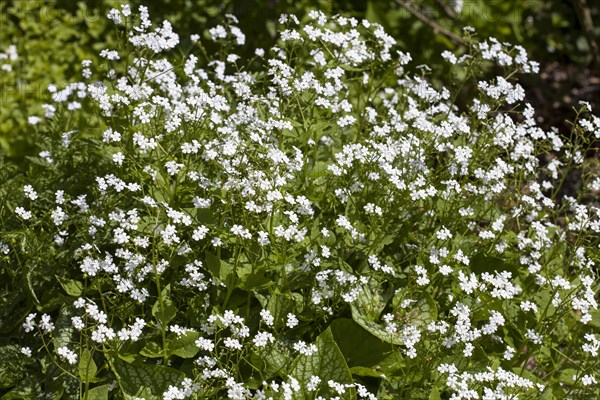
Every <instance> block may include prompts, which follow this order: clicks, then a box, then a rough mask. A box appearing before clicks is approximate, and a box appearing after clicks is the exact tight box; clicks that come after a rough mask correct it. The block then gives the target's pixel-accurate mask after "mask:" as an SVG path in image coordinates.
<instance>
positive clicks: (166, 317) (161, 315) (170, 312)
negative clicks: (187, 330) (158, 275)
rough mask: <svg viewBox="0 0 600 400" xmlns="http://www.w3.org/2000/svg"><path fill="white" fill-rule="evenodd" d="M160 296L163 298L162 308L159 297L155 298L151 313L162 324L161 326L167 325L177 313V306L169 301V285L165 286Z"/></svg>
mask: <svg viewBox="0 0 600 400" xmlns="http://www.w3.org/2000/svg"><path fill="white" fill-rule="evenodd" d="M161 296H162V300H163V302H162V308H161V304H160V299H157V300H156V303H154V306H153V307H152V315H153V316H154V318H156V320H157V321H159V322H160V323H161V324H162V326H167V324H168V323H169V322H170V321H171V320H172V319H173V318H175V315H176V314H177V307H175V306H174V305H173V302H172V301H171V285H167V286H165V288H164V289H163V290H162V292H161Z"/></svg>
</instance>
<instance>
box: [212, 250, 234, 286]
mask: <svg viewBox="0 0 600 400" xmlns="http://www.w3.org/2000/svg"><path fill="white" fill-rule="evenodd" d="M206 267H207V268H208V270H209V271H210V272H211V274H212V275H213V277H215V278H217V279H220V280H221V281H222V282H227V281H228V280H229V276H230V275H231V273H232V272H233V267H232V266H231V265H230V264H228V263H226V262H224V261H223V260H221V259H220V258H219V257H217V256H216V255H214V254H212V253H210V252H207V253H206Z"/></svg>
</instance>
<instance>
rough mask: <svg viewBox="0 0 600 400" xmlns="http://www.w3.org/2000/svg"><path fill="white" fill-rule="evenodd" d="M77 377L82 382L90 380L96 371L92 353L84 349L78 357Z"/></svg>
mask: <svg viewBox="0 0 600 400" xmlns="http://www.w3.org/2000/svg"><path fill="white" fill-rule="evenodd" d="M78 369H79V377H80V378H81V380H82V381H83V382H91V381H92V380H93V379H94V377H95V376H96V372H98V367H97V366H96V363H95V362H94V359H93V358H92V353H91V352H90V351H89V350H88V349H85V350H84V351H83V352H82V353H81V355H80V357H79V368H78Z"/></svg>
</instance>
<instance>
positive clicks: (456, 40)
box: [394, 0, 466, 45]
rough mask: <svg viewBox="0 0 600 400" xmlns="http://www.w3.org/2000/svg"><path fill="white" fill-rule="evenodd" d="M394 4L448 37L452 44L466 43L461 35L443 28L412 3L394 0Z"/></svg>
mask: <svg viewBox="0 0 600 400" xmlns="http://www.w3.org/2000/svg"><path fill="white" fill-rule="evenodd" d="M394 1H395V3H396V4H398V5H399V6H401V7H402V8H404V9H405V10H406V11H408V12H409V13H411V14H412V15H413V16H414V17H416V18H418V19H419V20H420V21H421V22H423V23H424V24H425V25H427V26H429V27H430V28H431V29H433V32H434V33H438V32H439V33H441V34H442V35H444V36H446V37H447V38H448V39H450V40H451V41H452V42H454V44H462V45H466V43H465V41H464V40H463V38H462V37H460V36H458V35H457V34H456V33H454V32H452V31H450V30H448V29H446V28H444V27H443V26H441V25H439V24H437V23H436V22H435V21H434V20H432V19H431V18H429V17H428V16H426V15H425V14H423V13H422V12H421V11H420V10H419V9H417V8H416V7H415V6H414V4H412V3H411V2H409V1H405V0H394Z"/></svg>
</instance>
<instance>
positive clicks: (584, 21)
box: [573, 0, 600, 67]
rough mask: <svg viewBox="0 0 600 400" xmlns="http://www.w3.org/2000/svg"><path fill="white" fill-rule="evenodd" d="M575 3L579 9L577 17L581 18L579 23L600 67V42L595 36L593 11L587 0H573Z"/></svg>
mask: <svg viewBox="0 0 600 400" xmlns="http://www.w3.org/2000/svg"><path fill="white" fill-rule="evenodd" d="M573 5H574V6H575V11H577V17H578V19H579V23H580V24H581V27H582V28H583V32H584V33H585V38H586V39H587V42H588V44H589V46H590V51H591V53H592V59H593V60H594V62H595V63H596V65H598V66H599V67H600V49H599V47H598V42H597V41H596V37H595V36H594V23H593V22H592V11H591V10H590V8H589V7H588V5H587V1H586V0H573Z"/></svg>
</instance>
